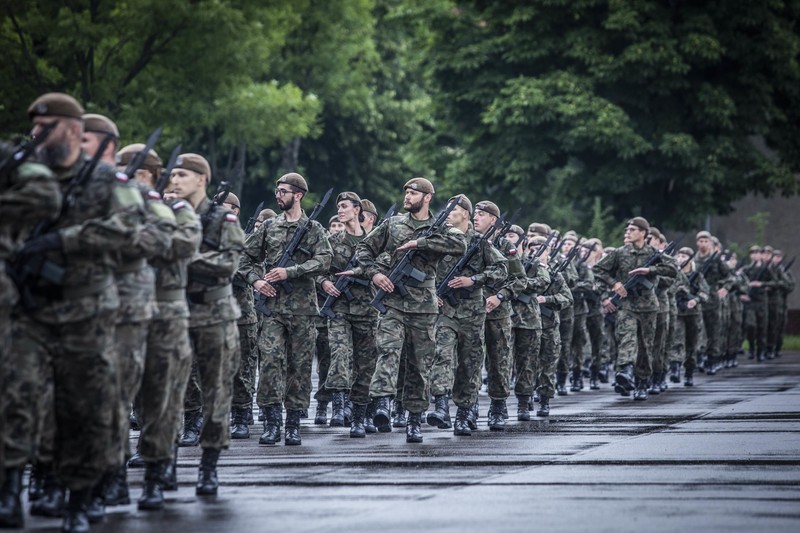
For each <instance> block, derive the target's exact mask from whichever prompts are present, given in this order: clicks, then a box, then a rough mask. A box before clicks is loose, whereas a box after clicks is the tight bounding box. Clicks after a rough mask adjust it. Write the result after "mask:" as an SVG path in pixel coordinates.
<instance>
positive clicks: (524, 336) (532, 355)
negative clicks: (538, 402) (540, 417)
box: [511, 328, 542, 398]
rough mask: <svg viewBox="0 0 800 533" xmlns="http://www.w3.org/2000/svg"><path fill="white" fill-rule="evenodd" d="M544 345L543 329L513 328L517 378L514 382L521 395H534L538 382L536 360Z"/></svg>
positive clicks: (517, 393) (512, 340)
mask: <svg viewBox="0 0 800 533" xmlns="http://www.w3.org/2000/svg"><path fill="white" fill-rule="evenodd" d="M541 345H542V330H539V329H523V328H511V346H512V347H513V350H514V370H515V372H516V374H517V380H516V382H515V383H514V394H515V395H516V396H517V398H519V397H520V396H531V395H533V387H534V385H535V382H536V376H535V375H534V370H533V369H534V366H535V363H534V361H535V360H537V359H538V358H539V350H540V349H541Z"/></svg>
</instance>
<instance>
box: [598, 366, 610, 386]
mask: <svg viewBox="0 0 800 533" xmlns="http://www.w3.org/2000/svg"><path fill="white" fill-rule="evenodd" d="M598 374H599V378H600V383H608V363H603V364H602V365H600V370H599V371H598Z"/></svg>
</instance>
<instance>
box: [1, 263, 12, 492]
mask: <svg viewBox="0 0 800 533" xmlns="http://www.w3.org/2000/svg"><path fill="white" fill-rule="evenodd" d="M0 267H2V263H1V262H0ZM2 277H4V274H0V286H3V280H2V279H1V278H2ZM3 289H4V290H6V287H5V286H3ZM10 351H11V307H10V306H6V305H2V304H0V368H7V367H8V365H9V364H11V361H10V360H9V355H10ZM5 383H6V382H5V371H0V483H2V482H3V481H4V479H3V476H4V475H5V471H6V463H5V446H3V442H5V429H6V422H5V420H6V416H5V412H6V407H5V406H6V401H5V395H6V392H5V391H6V390H7V389H6V384H5Z"/></svg>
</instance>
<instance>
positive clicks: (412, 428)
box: [406, 413, 422, 444]
mask: <svg viewBox="0 0 800 533" xmlns="http://www.w3.org/2000/svg"><path fill="white" fill-rule="evenodd" d="M421 424H422V420H421V418H420V413H408V423H407V424H406V442H409V443H415V444H416V443H420V442H422V427H421Z"/></svg>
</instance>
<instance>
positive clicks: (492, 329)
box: [484, 317, 514, 400]
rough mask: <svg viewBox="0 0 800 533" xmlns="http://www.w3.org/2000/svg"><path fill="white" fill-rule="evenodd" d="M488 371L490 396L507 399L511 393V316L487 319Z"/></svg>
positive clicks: (493, 398)
mask: <svg viewBox="0 0 800 533" xmlns="http://www.w3.org/2000/svg"><path fill="white" fill-rule="evenodd" d="M484 334H485V337H486V373H487V374H488V377H489V387H488V389H489V398H491V399H492V400H505V399H506V398H508V396H509V394H510V393H511V386H510V381H511V369H512V367H513V364H514V360H513V359H512V353H511V317H505V318H498V319H489V320H487V321H486V324H485V328H484Z"/></svg>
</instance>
